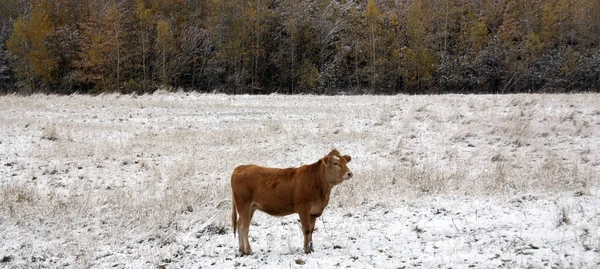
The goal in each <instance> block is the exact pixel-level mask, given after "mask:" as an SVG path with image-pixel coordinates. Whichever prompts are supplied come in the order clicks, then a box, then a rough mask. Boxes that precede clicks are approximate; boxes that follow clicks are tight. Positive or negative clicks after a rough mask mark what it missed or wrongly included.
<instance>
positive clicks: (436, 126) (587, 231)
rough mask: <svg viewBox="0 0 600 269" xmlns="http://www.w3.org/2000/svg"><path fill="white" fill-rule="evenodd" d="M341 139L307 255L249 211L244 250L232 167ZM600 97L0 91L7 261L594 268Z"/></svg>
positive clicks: (293, 156)
mask: <svg viewBox="0 0 600 269" xmlns="http://www.w3.org/2000/svg"><path fill="white" fill-rule="evenodd" d="M332 148H337V149H339V150H340V152H341V153H342V154H348V155H351V156H352V157H353V158H352V162H351V163H349V167H350V168H351V169H352V170H353V172H354V174H355V177H354V178H353V179H352V180H350V181H347V182H344V183H343V184H341V185H339V186H337V187H336V188H335V189H334V191H333V192H332V197H331V201H330V205H329V207H328V208H327V209H326V210H325V212H324V214H323V216H322V217H321V218H319V220H318V221H317V231H316V232H315V235H314V237H313V239H314V244H315V252H314V253H311V254H308V255H306V254H303V252H302V251H301V247H302V233H301V231H300V223H299V221H298V218H297V216H295V215H291V216H287V217H282V218H276V217H271V216H268V215H266V214H264V213H257V214H255V217H254V219H253V222H252V224H253V225H251V227H250V243H251V245H252V247H253V250H254V254H253V255H250V256H245V257H238V256H237V255H236V254H237V239H235V238H234V236H233V233H232V231H231V227H230V225H231V224H230V214H231V201H230V192H229V176H230V174H231V171H232V170H233V168H235V167H236V166H237V165H240V164H247V163H256V164H260V165H264V166H275V167H291V166H299V165H302V164H307V163H312V162H315V161H317V160H318V159H319V158H320V157H322V156H323V155H325V154H326V153H328V152H329V151H330V150H331V149H332ZM598 148H600V96H599V95H598V94H578V95H476V96H475V95H442V96H405V95H399V96H282V95H269V96H227V95H215V94H209V95H205V94H195V93H190V94H187V93H166V92H159V93H156V94H154V95H144V96H129V95H101V96H81V95H73V96H45V95H34V96H29V97H20V96H1V97H0V188H1V189H0V242H1V244H0V267H2V268H37V267H52V268H56V267H61V268H62V267H72V268H86V267H94V268H111V267H116V268H162V267H163V266H164V267H165V268H209V267H217V268H232V267H241V268H243V267H245V268H282V267H285V268H288V267H294V268H415V267H422V268H468V267H474V268H492V267H501V268H515V267H517V268H523V267H533V268H551V267H554V268H597V267H600V176H599V175H600V173H599V172H600V171H599V170H600V168H599V167H600V150H598Z"/></svg>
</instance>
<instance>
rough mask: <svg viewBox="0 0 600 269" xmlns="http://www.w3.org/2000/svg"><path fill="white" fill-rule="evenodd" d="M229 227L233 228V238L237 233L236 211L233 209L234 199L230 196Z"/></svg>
mask: <svg viewBox="0 0 600 269" xmlns="http://www.w3.org/2000/svg"><path fill="white" fill-rule="evenodd" d="M231 226H232V227H233V237H234V238H235V232H236V231H237V209H236V207H235V197H233V194H231Z"/></svg>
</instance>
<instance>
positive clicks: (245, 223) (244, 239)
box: [237, 203, 252, 255]
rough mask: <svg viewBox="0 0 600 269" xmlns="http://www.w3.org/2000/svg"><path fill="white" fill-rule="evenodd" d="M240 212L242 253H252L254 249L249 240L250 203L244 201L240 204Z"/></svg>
mask: <svg viewBox="0 0 600 269" xmlns="http://www.w3.org/2000/svg"><path fill="white" fill-rule="evenodd" d="M237 208H238V214H239V215H240V219H239V224H238V225H239V229H238V231H239V233H240V235H239V239H238V240H239V244H240V254H241V255H249V254H252V249H251V248H250V242H248V230H249V229H250V218H251V212H250V204H249V203H244V204H243V205H238V207H237Z"/></svg>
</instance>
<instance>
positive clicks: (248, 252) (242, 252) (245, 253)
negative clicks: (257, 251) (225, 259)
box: [239, 250, 252, 257]
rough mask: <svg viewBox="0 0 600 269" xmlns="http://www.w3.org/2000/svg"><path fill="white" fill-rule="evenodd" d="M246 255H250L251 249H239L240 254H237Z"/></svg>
mask: <svg viewBox="0 0 600 269" xmlns="http://www.w3.org/2000/svg"><path fill="white" fill-rule="evenodd" d="M248 255H252V250H248V251H242V250H240V254H239V256H240V257H241V256H248Z"/></svg>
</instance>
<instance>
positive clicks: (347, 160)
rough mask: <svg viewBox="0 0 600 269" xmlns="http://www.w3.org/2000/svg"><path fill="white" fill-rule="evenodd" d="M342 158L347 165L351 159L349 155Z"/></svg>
mask: <svg viewBox="0 0 600 269" xmlns="http://www.w3.org/2000/svg"><path fill="white" fill-rule="evenodd" d="M343 157H344V159H346V162H347V163H349V162H350V161H351V160H352V157H350V155H344V156H343Z"/></svg>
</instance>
